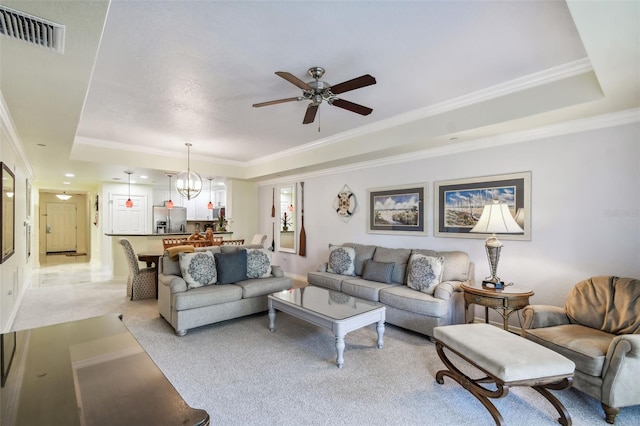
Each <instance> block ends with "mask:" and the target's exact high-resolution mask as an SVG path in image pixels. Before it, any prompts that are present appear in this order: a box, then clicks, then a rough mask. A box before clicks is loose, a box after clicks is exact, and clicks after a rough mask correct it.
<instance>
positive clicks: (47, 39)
mask: <svg viewBox="0 0 640 426" xmlns="http://www.w3.org/2000/svg"><path fill="white" fill-rule="evenodd" d="M0 34H3V35H6V36H7V37H11V38H15V39H18V40H22V41H26V42H27V43H31V44H35V45H37V46H40V47H46V48H49V49H52V50H54V51H56V52H59V53H63V52H64V26H63V25H60V24H56V23H54V22H50V21H47V20H45V19H41V18H38V17H35V16H31V15H28V14H26V13H24V12H20V11H17V10H13V9H9V8H8V7H6V6H2V5H0Z"/></svg>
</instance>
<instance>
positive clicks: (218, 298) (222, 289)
mask: <svg viewBox="0 0 640 426" xmlns="http://www.w3.org/2000/svg"><path fill="white" fill-rule="evenodd" d="M240 299H242V288H240V287H238V286H237V285H233V284H228V285H208V286H205V287H199V288H194V289H193V290H189V291H184V292H180V293H174V294H173V303H172V305H173V307H174V308H175V309H176V311H185V310H187V309H195V308H201V307H203V306H212V305H220V304H222V303H228V302H234V301H236V300H240Z"/></svg>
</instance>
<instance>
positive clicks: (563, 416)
mask: <svg viewBox="0 0 640 426" xmlns="http://www.w3.org/2000/svg"><path fill="white" fill-rule="evenodd" d="M572 384H573V378H572V377H568V378H566V379H563V380H562V381H560V382H559V383H551V384H548V385H539V386H531V387H532V388H534V389H535V390H537V391H538V393H539V394H540V395H542V396H544V397H545V398H546V399H547V401H549V402H550V403H551V404H552V405H553V406H554V407H555V409H556V410H558V413H559V414H560V418H559V419H558V422H559V423H560V424H561V425H562V426H571V416H570V415H569V412H568V411H567V409H566V408H564V405H562V402H560V401H559V400H558V398H556V397H555V395H553V394H552V393H551V392H549V391H548V390H547V389H553V390H562V389H567V388H570V387H571V385H572Z"/></svg>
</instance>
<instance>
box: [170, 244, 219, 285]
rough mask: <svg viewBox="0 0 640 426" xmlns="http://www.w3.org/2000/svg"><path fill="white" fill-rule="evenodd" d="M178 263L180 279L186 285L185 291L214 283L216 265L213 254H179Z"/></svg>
mask: <svg viewBox="0 0 640 426" xmlns="http://www.w3.org/2000/svg"><path fill="white" fill-rule="evenodd" d="M178 256H179V260H178V262H179V263H180V272H182V278H183V279H184V281H185V282H186V283H187V289H188V290H189V289H192V288H198V287H202V286H205V285H209V284H215V283H216V278H217V275H216V264H215V262H214V259H213V254H211V253H209V252H207V253H180V254H179V255H178Z"/></svg>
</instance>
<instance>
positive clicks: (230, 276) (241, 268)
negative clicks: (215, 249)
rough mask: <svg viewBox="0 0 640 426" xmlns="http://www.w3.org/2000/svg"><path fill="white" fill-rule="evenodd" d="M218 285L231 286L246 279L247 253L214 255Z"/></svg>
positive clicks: (242, 251) (244, 251)
mask: <svg viewBox="0 0 640 426" xmlns="http://www.w3.org/2000/svg"><path fill="white" fill-rule="evenodd" d="M214 257H215V260H216V267H217V268H218V284H232V283H236V282H238V281H243V280H246V279H247V251H246V250H239V251H237V252H235V253H215V254H214Z"/></svg>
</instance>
